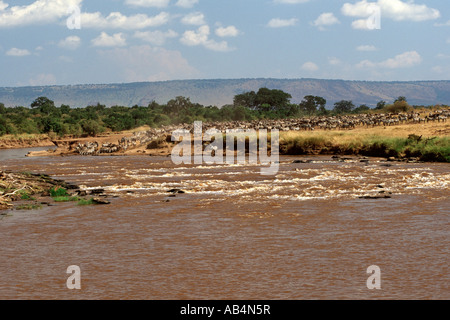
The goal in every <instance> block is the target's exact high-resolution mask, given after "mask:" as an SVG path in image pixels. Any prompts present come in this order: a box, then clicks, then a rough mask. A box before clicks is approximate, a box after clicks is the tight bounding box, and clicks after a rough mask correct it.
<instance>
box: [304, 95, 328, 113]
mask: <svg viewBox="0 0 450 320" xmlns="http://www.w3.org/2000/svg"><path fill="white" fill-rule="evenodd" d="M326 104H327V100H325V99H324V98H322V97H317V96H312V95H308V96H305V97H304V98H303V100H302V102H300V104H299V108H300V110H301V111H303V112H305V113H306V114H308V115H313V114H315V113H317V111H318V110H319V108H320V109H321V110H323V108H325V105H326Z"/></svg>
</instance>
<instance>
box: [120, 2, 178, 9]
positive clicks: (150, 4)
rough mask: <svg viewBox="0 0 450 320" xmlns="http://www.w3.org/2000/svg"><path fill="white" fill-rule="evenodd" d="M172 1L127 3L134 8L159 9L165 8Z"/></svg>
mask: <svg viewBox="0 0 450 320" xmlns="http://www.w3.org/2000/svg"><path fill="white" fill-rule="evenodd" d="M169 2H170V0H126V1H125V3H126V4H128V5H130V6H134V7H157V8H164V7H167V6H168V5H169Z"/></svg>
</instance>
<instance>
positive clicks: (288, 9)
mask: <svg viewBox="0 0 450 320" xmlns="http://www.w3.org/2000/svg"><path fill="white" fill-rule="evenodd" d="M0 71H1V74H2V77H1V79H0V86H29V85H56V84H57V85H67V84H85V83H89V84H93V83H98V84H101V83H124V82H137V81H165V80H179V79H218V78H227V79H229V78H260V77H263V78H321V79H344V80H368V81H378V80H387V81H406V80H449V74H450V2H449V1H446V0H415V1H412V0H371V1H369V0H110V1H104V0H102V1H100V0H17V1H12V0H0Z"/></svg>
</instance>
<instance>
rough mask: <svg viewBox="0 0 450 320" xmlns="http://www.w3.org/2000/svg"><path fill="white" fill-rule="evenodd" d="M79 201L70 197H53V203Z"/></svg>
mask: <svg viewBox="0 0 450 320" xmlns="http://www.w3.org/2000/svg"><path fill="white" fill-rule="evenodd" d="M79 200H80V199H79V198H78V197H72V196H61V197H53V201H55V202H74V201H79Z"/></svg>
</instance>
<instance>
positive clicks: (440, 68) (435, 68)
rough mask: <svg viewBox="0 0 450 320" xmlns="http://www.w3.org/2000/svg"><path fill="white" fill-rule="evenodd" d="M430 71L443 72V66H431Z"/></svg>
mask: <svg viewBox="0 0 450 320" xmlns="http://www.w3.org/2000/svg"><path fill="white" fill-rule="evenodd" d="M431 71H433V72H436V73H444V68H443V67H442V66H434V67H432V68H431Z"/></svg>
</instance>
